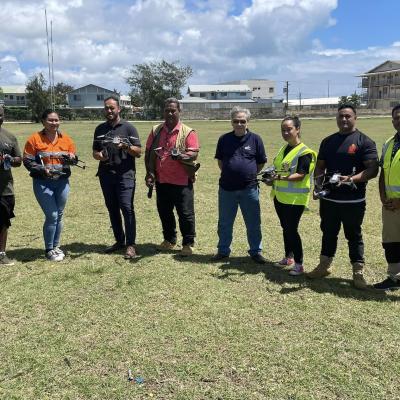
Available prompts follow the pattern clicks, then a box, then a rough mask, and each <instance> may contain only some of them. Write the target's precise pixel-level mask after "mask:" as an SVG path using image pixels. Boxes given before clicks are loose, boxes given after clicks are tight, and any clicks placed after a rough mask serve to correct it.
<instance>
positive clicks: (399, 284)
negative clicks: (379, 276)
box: [372, 278, 400, 290]
mask: <svg viewBox="0 0 400 400" xmlns="http://www.w3.org/2000/svg"><path fill="white" fill-rule="evenodd" d="M372 287H373V288H374V289H378V290H397V289H400V281H399V280H398V279H396V280H393V279H391V278H386V279H385V280H384V281H382V282H379V283H375V285H372Z"/></svg>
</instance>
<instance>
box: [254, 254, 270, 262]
mask: <svg viewBox="0 0 400 400" xmlns="http://www.w3.org/2000/svg"><path fill="white" fill-rule="evenodd" d="M251 259H252V260H253V261H254V262H256V263H257V264H266V263H267V260H266V259H265V258H264V257H263V256H262V255H261V254H260V253H258V254H254V256H251Z"/></svg>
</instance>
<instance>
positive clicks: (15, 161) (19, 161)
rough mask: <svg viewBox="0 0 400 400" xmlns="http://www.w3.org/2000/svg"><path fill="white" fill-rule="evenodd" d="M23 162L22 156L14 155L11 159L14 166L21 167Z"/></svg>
mask: <svg viewBox="0 0 400 400" xmlns="http://www.w3.org/2000/svg"><path fill="white" fill-rule="evenodd" d="M21 164H22V157H13V158H12V160H11V165H12V166H13V167H20V166H21Z"/></svg>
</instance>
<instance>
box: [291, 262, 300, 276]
mask: <svg viewBox="0 0 400 400" xmlns="http://www.w3.org/2000/svg"><path fill="white" fill-rule="evenodd" d="M302 274H304V267H303V266H302V265H301V264H294V267H293V268H292V269H291V270H290V271H289V275H292V276H298V275H302Z"/></svg>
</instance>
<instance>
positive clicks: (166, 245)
mask: <svg viewBox="0 0 400 400" xmlns="http://www.w3.org/2000/svg"><path fill="white" fill-rule="evenodd" d="M175 246H176V243H171V242H168V240H164V241H163V242H162V243H161V244H159V245H158V246H156V249H157V250H158V251H170V250H173V249H174V247H175Z"/></svg>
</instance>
